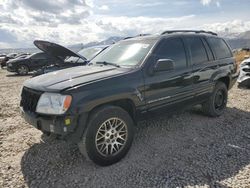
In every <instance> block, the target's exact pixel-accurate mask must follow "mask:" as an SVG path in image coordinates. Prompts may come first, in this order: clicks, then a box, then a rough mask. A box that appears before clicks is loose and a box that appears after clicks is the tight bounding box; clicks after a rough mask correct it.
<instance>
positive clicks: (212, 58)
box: [202, 39, 214, 61]
mask: <svg viewBox="0 0 250 188" xmlns="http://www.w3.org/2000/svg"><path fill="white" fill-rule="evenodd" d="M202 42H203V44H204V46H205V48H206V51H207V55H208V59H209V61H213V60H214V55H213V53H212V50H211V48H210V46H209V45H208V43H207V41H206V40H204V39H202Z"/></svg>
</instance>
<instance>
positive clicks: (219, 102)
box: [202, 82, 228, 117]
mask: <svg viewBox="0 0 250 188" xmlns="http://www.w3.org/2000/svg"><path fill="white" fill-rule="evenodd" d="M227 97H228V90H227V86H226V85H225V83H223V82H217V83H216V85H215V88H214V91H213V93H212V95H211V96H210V97H209V99H208V101H207V102H205V103H203V104H202V108H203V111H204V113H205V114H206V115H208V116H211V117H218V116H220V115H221V114H222V113H223V111H224V109H225V108H226V105H227Z"/></svg>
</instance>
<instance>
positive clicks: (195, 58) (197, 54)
mask: <svg viewBox="0 0 250 188" xmlns="http://www.w3.org/2000/svg"><path fill="white" fill-rule="evenodd" d="M186 41H187V44H188V46H189V49H190V53H191V58H192V62H193V64H199V63H203V62H207V61H208V57H207V52H206V49H205V46H204V45H203V42H202V41H201V39H200V38H199V37H187V38H186Z"/></svg>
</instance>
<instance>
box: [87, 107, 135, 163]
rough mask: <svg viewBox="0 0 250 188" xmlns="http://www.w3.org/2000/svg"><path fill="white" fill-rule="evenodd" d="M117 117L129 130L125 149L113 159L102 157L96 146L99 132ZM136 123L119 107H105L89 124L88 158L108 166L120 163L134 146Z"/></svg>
mask: <svg viewBox="0 0 250 188" xmlns="http://www.w3.org/2000/svg"><path fill="white" fill-rule="evenodd" d="M112 117H117V118H120V119H121V120H123V121H124V122H125V123H126V125H127V129H128V135H127V141H126V144H125V146H124V147H123V149H122V150H121V151H120V152H119V153H118V154H117V155H115V156H112V157H104V156H102V155H101V154H100V153H99V152H98V150H97V148H96V145H95V137H96V133H97V130H98V129H99V127H100V126H101V125H102V123H103V122H105V121H106V120H107V119H109V118H112ZM133 127H134V123H133V121H132V119H131V117H130V116H129V114H128V113H127V112H126V111H124V110H123V109H121V108H119V107H110V106H108V107H104V108H102V109H101V110H100V111H98V112H97V113H96V114H94V116H93V117H92V118H91V119H90V122H89V123H88V127H87V130H86V135H85V136H86V139H85V141H86V151H87V154H88V157H89V158H90V159H91V160H93V161H94V162H95V163H97V164H99V165H102V166H106V165H110V164H113V163H116V162H118V161H119V160H121V159H122V158H123V157H124V156H125V155H126V154H127V152H128V151H129V148H130V147H131V145H132V141H133V135H134V130H133Z"/></svg>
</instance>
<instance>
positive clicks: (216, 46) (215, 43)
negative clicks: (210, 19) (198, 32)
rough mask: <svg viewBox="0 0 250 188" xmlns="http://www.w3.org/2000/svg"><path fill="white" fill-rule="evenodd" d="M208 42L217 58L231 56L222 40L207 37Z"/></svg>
mask: <svg viewBox="0 0 250 188" xmlns="http://www.w3.org/2000/svg"><path fill="white" fill-rule="evenodd" d="M208 43H209V44H210V46H211V48H212V50H213V52H214V54H215V56H216V58H217V59H223V58H228V57H232V53H231V51H230V49H229V48H228V46H227V45H226V43H225V41H224V40H222V39H220V38H212V37H210V38H208Z"/></svg>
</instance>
